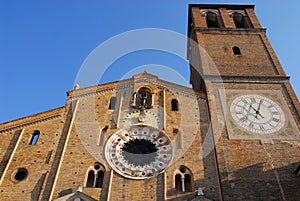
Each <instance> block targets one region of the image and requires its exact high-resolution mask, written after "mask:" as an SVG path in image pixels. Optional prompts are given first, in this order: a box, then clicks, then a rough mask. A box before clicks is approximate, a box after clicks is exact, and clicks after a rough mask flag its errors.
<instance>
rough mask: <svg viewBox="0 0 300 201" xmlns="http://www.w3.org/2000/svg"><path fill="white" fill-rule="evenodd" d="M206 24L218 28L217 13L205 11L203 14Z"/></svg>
mask: <svg viewBox="0 0 300 201" xmlns="http://www.w3.org/2000/svg"><path fill="white" fill-rule="evenodd" d="M205 20H206V24H207V27H208V28H218V27H220V26H219V22H218V15H217V14H216V13H213V12H207V13H206V16H205Z"/></svg>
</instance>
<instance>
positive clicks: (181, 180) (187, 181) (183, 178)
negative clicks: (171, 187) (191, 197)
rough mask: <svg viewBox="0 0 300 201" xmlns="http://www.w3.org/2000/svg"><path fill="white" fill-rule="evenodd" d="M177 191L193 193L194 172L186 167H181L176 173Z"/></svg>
mask: <svg viewBox="0 0 300 201" xmlns="http://www.w3.org/2000/svg"><path fill="white" fill-rule="evenodd" d="M174 180H175V181H174V183H175V189H176V190H177V191H180V192H192V191H193V175H192V172H191V171H190V170H189V169H188V168H187V167H185V166H180V168H178V169H177V170H176V171H175V178H174Z"/></svg>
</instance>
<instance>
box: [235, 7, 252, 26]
mask: <svg viewBox="0 0 300 201" xmlns="http://www.w3.org/2000/svg"><path fill="white" fill-rule="evenodd" d="M231 17H232V19H233V22H234V24H235V27H236V28H242V29H249V28H253V26H252V24H251V21H250V19H249V17H248V16H247V15H246V13H245V12H244V11H239V12H233V13H232V14H231Z"/></svg>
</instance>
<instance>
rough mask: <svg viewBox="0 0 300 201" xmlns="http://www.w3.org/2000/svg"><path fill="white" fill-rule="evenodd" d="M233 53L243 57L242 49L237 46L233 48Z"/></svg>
mask: <svg viewBox="0 0 300 201" xmlns="http://www.w3.org/2000/svg"><path fill="white" fill-rule="evenodd" d="M232 51H233V54H234V55H236V56H241V55H242V53H241V50H240V48H239V47H237V46H234V47H232Z"/></svg>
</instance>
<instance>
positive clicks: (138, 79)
mask: <svg viewBox="0 0 300 201" xmlns="http://www.w3.org/2000/svg"><path fill="white" fill-rule="evenodd" d="M143 74H144V75H143ZM143 74H139V75H136V76H135V77H134V79H132V78H131V79H126V80H121V81H116V82H111V83H107V84H101V85H98V86H93V87H88V88H83V89H77V90H73V91H69V92H68V98H69V99H78V98H83V97H85V96H91V95H95V94H98V93H104V92H108V91H114V90H116V91H119V90H123V89H127V88H133V86H134V85H135V84H137V83H146V84H151V85H156V87H159V88H161V89H166V90H167V91H170V92H172V93H174V94H176V95H180V96H184V97H190V98H200V99H202V100H206V95H205V94H204V93H202V92H199V91H195V90H193V89H191V88H188V87H185V86H181V85H177V84H174V83H171V82H167V81H164V80H160V79H157V77H156V76H153V75H151V74H148V73H143Z"/></svg>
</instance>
